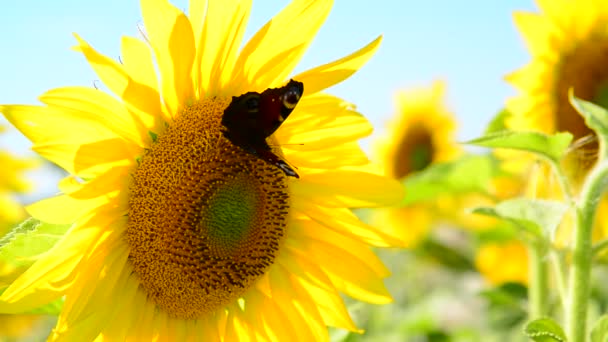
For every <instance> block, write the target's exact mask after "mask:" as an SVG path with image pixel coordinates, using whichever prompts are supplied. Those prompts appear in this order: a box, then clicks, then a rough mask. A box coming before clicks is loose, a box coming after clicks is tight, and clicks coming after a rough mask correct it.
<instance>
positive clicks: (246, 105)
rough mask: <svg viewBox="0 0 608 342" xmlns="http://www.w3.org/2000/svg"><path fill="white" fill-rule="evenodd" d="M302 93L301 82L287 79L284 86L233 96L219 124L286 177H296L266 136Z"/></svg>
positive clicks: (237, 140) (277, 124)
mask: <svg viewBox="0 0 608 342" xmlns="http://www.w3.org/2000/svg"><path fill="white" fill-rule="evenodd" d="M303 93H304V85H303V84H302V82H298V81H294V80H290V81H289V83H287V85H286V86H284V87H281V88H269V89H266V90H264V91H263V92H262V93H261V94H259V93H256V92H248V93H246V94H243V95H241V96H238V97H237V96H235V97H233V98H232V102H230V104H229V105H228V107H227V108H226V110H225V111H224V115H223V116H222V124H223V125H224V126H225V127H226V130H224V131H223V133H224V136H225V137H226V138H228V139H229V140H230V141H231V142H232V143H233V144H235V145H237V146H240V147H241V148H243V149H244V150H246V151H247V152H249V153H251V154H253V155H255V156H257V157H259V158H260V159H262V160H264V161H266V162H268V163H270V164H272V165H275V166H277V167H278V168H280V169H281V170H282V171H283V172H284V173H285V174H286V175H287V176H292V177H296V178H299V176H298V174H297V173H296V172H295V171H294V170H293V169H292V168H291V167H290V166H289V165H288V164H287V163H286V162H285V161H283V160H281V159H280V158H279V157H278V156H277V155H275V154H274V153H273V152H272V150H271V149H270V146H268V143H267V142H266V138H268V137H269V136H270V135H272V133H274V132H275V131H276V130H277V129H278V128H279V127H280V126H281V124H282V123H283V122H284V121H285V119H287V117H288V116H289V115H290V114H291V112H292V111H293V109H294V108H295V107H296V105H297V104H298V102H299V101H300V98H301V97H302V94H303Z"/></svg>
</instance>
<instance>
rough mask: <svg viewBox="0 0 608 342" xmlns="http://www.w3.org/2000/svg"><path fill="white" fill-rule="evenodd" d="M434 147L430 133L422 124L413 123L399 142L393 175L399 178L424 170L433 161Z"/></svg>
mask: <svg viewBox="0 0 608 342" xmlns="http://www.w3.org/2000/svg"><path fill="white" fill-rule="evenodd" d="M434 153H435V147H434V146H433V137H432V133H431V132H429V130H428V129H427V128H426V127H425V126H423V125H413V126H411V127H409V128H408V131H407V133H406V134H405V136H404V137H403V139H402V140H401V142H399V145H398V147H397V152H396V155H395V163H394V165H393V175H394V177H395V178H397V179H401V178H403V177H405V176H408V175H409V174H411V173H413V172H416V171H420V170H424V169H425V168H427V167H428V166H429V165H430V164H431V162H432V161H433V156H434Z"/></svg>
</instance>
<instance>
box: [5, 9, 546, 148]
mask: <svg viewBox="0 0 608 342" xmlns="http://www.w3.org/2000/svg"><path fill="white" fill-rule="evenodd" d="M288 2H289V1H287V0H258V1H254V5H253V12H252V15H251V19H250V21H249V25H248V33H247V37H250V36H251V35H253V33H255V31H256V30H257V29H258V28H260V27H261V26H262V25H263V24H264V23H265V22H266V21H267V20H268V19H270V18H271V17H272V16H273V15H274V14H275V13H277V12H278V11H279V10H280V9H281V8H282V7H283V6H285V5H286V4H287V3H288ZM173 3H174V4H175V5H176V6H178V7H179V8H182V9H186V8H187V0H179V1H173ZM534 8H535V6H534V4H533V3H532V0H509V1H497V0H494V1H486V0H463V1H447V0H427V1H411V0H384V1H382V0H381V1H374V2H372V1H354V0H335V5H334V8H333V10H332V12H331V14H330V16H329V18H328V19H327V22H326V24H325V25H324V26H323V27H322V28H321V30H320V32H319V34H318V36H317V37H316V39H315V41H314V42H313V44H312V46H311V48H310V49H309V50H308V52H307V54H306V55H305V56H304V58H303V60H302V62H301V63H300V65H299V67H298V68H297V70H296V72H298V71H302V70H305V69H308V68H311V67H314V66H316V65H319V64H322V63H326V62H329V61H332V60H334V59H337V58H340V57H342V56H344V55H347V54H349V53H351V52H352V51H354V50H356V49H358V48H359V47H361V46H363V45H365V44H367V43H368V42H369V41H371V40H372V39H374V38H375V37H376V36H378V35H383V36H384V40H383V43H382V45H381V47H380V49H379V51H378V53H377V54H376V56H374V58H372V60H371V61H370V62H369V63H368V64H367V65H366V66H365V67H364V68H363V69H362V70H360V71H359V72H358V73H357V74H355V75H354V76H353V77H352V78H350V79H349V80H347V81H346V82H343V83H342V84H339V85H337V86H335V87H333V88H331V89H330V90H329V92H331V93H333V94H335V95H338V96H340V97H343V98H345V99H346V100H348V101H351V102H354V103H355V104H356V105H357V106H358V108H359V110H360V111H361V112H362V113H364V114H365V115H366V116H367V117H368V118H369V119H370V120H371V121H372V123H373V124H374V126H375V127H376V128H377V129H376V132H375V134H379V133H382V132H383V127H384V124H385V122H386V121H387V119H388V118H389V117H390V115H391V114H392V113H393V111H394V109H395V108H394V104H393V96H394V94H395V92H396V91H397V90H399V89H401V88H407V87H411V86H416V85H429V84H430V83H431V82H432V80H434V79H437V78H440V79H444V80H445V81H447V84H448V89H447V93H448V98H447V103H448V105H449V107H450V108H451V109H452V110H453V111H454V112H455V113H456V115H457V116H458V118H459V122H460V124H459V125H460V130H459V133H458V136H459V138H460V139H461V140H464V139H470V138H473V137H476V136H478V135H480V132H481V131H482V129H483V127H484V125H485V124H486V123H487V122H488V120H489V119H490V117H491V116H492V115H493V114H494V113H495V112H496V111H497V110H498V109H500V108H501V106H502V105H503V103H504V99H505V98H506V97H508V96H511V95H513V94H514V91H513V89H512V88H511V87H510V86H509V85H507V84H506V83H505V82H504V81H503V76H504V75H505V74H506V73H508V72H510V71H512V70H515V69H517V68H519V67H521V66H523V65H524V64H525V63H526V62H527V61H528V60H529V56H528V53H527V52H526V50H525V48H524V45H523V43H522V40H521V38H520V35H519V34H518V32H517V31H516V29H515V26H514V25H513V21H512V12H513V11H514V10H534ZM0 23H2V28H1V29H0V44H1V46H2V53H0V103H36V98H37V96H38V95H40V94H41V93H43V92H44V91H45V90H47V89H50V88H54V87H60V86H67V85H85V86H92V85H93V83H94V82H95V80H97V77H96V75H95V74H94V73H93V72H92V70H91V69H90V68H89V66H88V65H87V63H86V61H85V59H84V58H83V57H82V56H81V55H80V54H79V53H76V52H74V51H72V50H71V49H70V47H72V46H73V45H75V39H74V38H73V37H72V32H77V33H78V34H79V35H81V36H82V37H83V38H84V39H86V40H87V41H88V42H89V43H91V44H92V45H93V46H94V47H95V48H96V49H98V50H100V51H101V52H103V53H105V54H106V55H108V56H113V57H115V58H118V56H119V44H120V36H122V35H131V36H136V35H137V25H138V24H140V23H141V14H140V11H139V2H138V1H136V0H88V1H80V0H54V1H46V0H23V1H14V2H12V3H11V5H10V6H3V9H2V11H1V12H0ZM0 143H2V144H3V145H4V146H7V145H8V146H9V147H11V148H13V149H15V150H19V151H22V150H23V149H25V148H26V146H28V144H27V142H25V141H24V139H20V138H19V137H18V135H17V134H10V135H9V136H6V137H4V138H2V140H0ZM365 144H366V143H364V145H365Z"/></svg>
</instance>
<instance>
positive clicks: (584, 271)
mask: <svg viewBox="0 0 608 342" xmlns="http://www.w3.org/2000/svg"><path fill="white" fill-rule="evenodd" d="M607 180H608V162H606V161H603V162H601V163H600V164H599V165H597V167H595V168H594V169H593V170H592V171H591V172H590V173H589V175H588V176H587V179H586V181H585V184H584V185H583V188H582V191H581V197H580V203H579V205H578V207H577V208H576V220H575V222H576V226H575V237H574V249H573V251H572V271H571V272H570V279H569V285H568V287H569V290H570V293H569V303H568V307H567V312H566V329H567V332H568V341H569V342H585V341H586V339H585V337H586V335H587V306H588V302H589V294H590V286H589V283H590V280H591V261H592V259H593V245H592V241H591V233H592V230H593V222H594V219H595V211H596V208H597V205H598V203H599V200H600V196H601V194H602V191H603V190H604V187H605V185H606V181H607Z"/></svg>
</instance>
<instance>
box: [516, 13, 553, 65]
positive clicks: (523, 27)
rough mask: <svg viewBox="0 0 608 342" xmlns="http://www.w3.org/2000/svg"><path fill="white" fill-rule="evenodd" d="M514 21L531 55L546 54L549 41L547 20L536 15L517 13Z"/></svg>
mask: <svg viewBox="0 0 608 342" xmlns="http://www.w3.org/2000/svg"><path fill="white" fill-rule="evenodd" d="M513 20H514V21H515V25H516V26H517V28H518V29H519V31H520V32H521V34H522V35H523V38H524V41H525V42H526V47H527V48H528V50H530V53H531V54H532V55H533V56H539V55H541V54H542V53H544V52H545V51H546V46H547V41H548V40H549V39H548V38H549V35H548V33H549V32H548V30H547V25H548V24H547V22H546V18H545V17H543V16H541V15H539V14H536V13H529V12H515V13H514V14H513Z"/></svg>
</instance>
